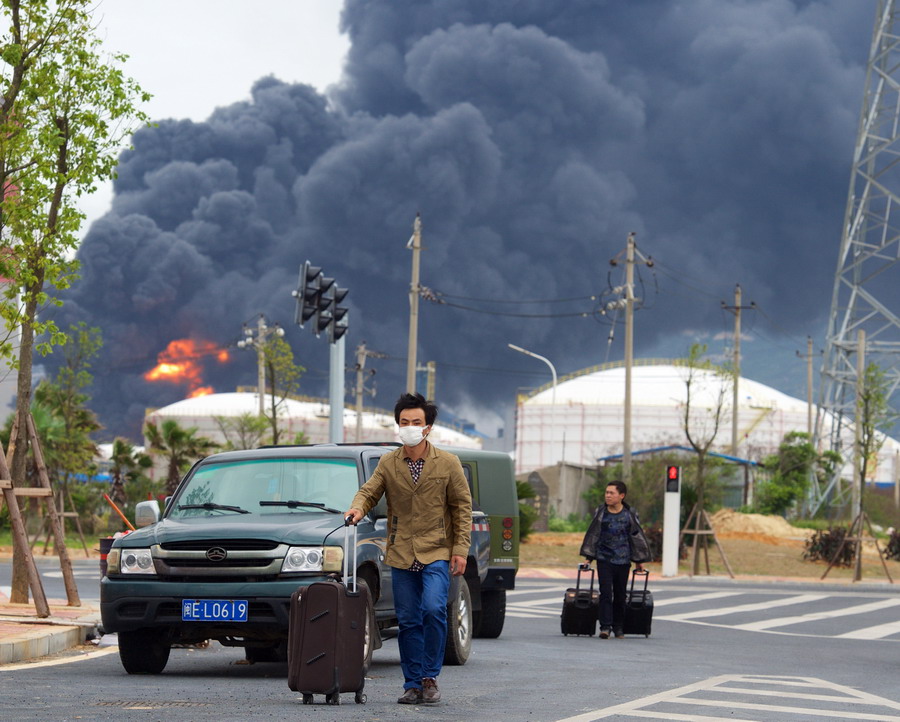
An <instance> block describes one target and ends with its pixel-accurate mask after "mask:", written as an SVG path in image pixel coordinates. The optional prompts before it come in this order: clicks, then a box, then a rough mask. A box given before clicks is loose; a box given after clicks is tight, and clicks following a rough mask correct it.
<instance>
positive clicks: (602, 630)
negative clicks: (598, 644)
mask: <svg viewBox="0 0 900 722" xmlns="http://www.w3.org/2000/svg"><path fill="white" fill-rule="evenodd" d="M600 639H609V630H608V629H607V628H606V627H601V628H600Z"/></svg>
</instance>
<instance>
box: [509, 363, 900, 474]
mask: <svg viewBox="0 0 900 722" xmlns="http://www.w3.org/2000/svg"><path fill="white" fill-rule="evenodd" d="M688 373H689V368H688V367H687V366H685V365H683V364H679V363H677V362H674V361H671V360H657V359H643V360H639V361H635V364H634V367H633V369H632V392H631V398H632V410H631V448H632V451H638V450H641V449H647V448H652V447H662V446H668V445H685V444H686V443H687V440H686V438H685V433H684V407H685V402H686V399H687V386H686V380H687V378H688ZM725 384H727V387H728V388H727V391H726V393H725V394H724V406H725V407H726V411H725V413H723V415H722V419H721V423H720V426H719V430H718V433H717V435H716V438H715V442H714V443H713V446H712V449H711V450H713V451H718V452H725V453H731V427H732V413H731V409H732V391H731V382H730V379H727V378H723V377H722V376H720V375H717V374H716V373H715V372H713V371H707V370H702V369H694V378H693V383H692V387H691V389H692V390H691V407H692V423H691V428H692V429H693V430H694V433H695V434H696V435H697V436H700V437H705V436H706V435H707V434H709V433H711V428H712V421H711V412H712V410H713V409H715V408H716V406H717V405H718V399H719V393H720V390H721V389H723V385H725ZM738 399H739V401H738V414H737V423H738V448H737V453H736V454H735V456H738V457H741V458H743V459H751V460H756V461H759V460H762V459H763V458H765V457H766V456H768V455H770V454H774V453H776V452H777V451H778V447H779V445H780V444H781V442H782V441H783V439H784V436H785V434H787V433H788V432H791V431H803V432H805V431H807V428H808V427H807V423H808V422H807V419H808V412H809V406H808V404H807V402H806V401H802V400H800V399H796V398H793V397H791V396H788V395H787V394H783V393H781V392H780V391H776V390H775V389H773V388H771V387H769V386H766V385H764V384H761V383H758V382H756V381H752V380H750V379H747V378H743V377H741V378H740V379H739V380H738ZM624 401H625V368H624V365H623V364H622V363H613V364H605V365H603V366H594V367H591V368H587V369H584V370H582V371H578V372H575V373H572V374H569V375H568V376H565V377H563V378H561V379H560V380H559V382H558V384H556V386H555V388H554V386H553V385H552V384H548V385H546V386H543V387H541V388H539V389H537V390H535V391H534V392H532V393H530V394H527V395H523V396H521V397H520V398H519V399H518V402H517V408H516V442H515V458H516V473H517V474H526V473H528V472H531V471H534V470H536V469H545V468H547V467H551V466H554V465H557V464H568V465H574V466H576V467H591V466H596V465H597V462H598V459H601V458H603V457H609V456H614V455H617V454H621V453H622V442H623V431H622V429H623V424H624ZM813 413H815V410H814V412H813ZM852 447H853V439H852V438H847V439H846V440H845V444H844V448H845V449H846V450H847V452H846V453H845V456H848V457H849V455H850V454H849V450H850V449H852ZM847 461H848V462H849V461H850V460H849V458H848V459H847ZM898 467H900V444H898V442H897V441H896V440H894V439H892V438H887V439H886V441H885V443H884V445H883V446H882V448H881V451H880V452H879V454H878V460H877V463H876V464H873V465H872V466H871V474H870V479H871V480H872V481H878V482H891V483H893V482H894V480H895V479H897V476H898V473H900V468H898ZM845 476H847V477H848V478H849V476H850V469H849V468H847V469H846V470H845Z"/></svg>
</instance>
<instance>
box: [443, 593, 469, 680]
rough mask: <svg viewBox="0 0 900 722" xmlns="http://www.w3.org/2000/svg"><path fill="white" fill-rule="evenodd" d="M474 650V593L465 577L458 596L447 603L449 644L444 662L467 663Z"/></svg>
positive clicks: (453, 663) (445, 651)
mask: <svg viewBox="0 0 900 722" xmlns="http://www.w3.org/2000/svg"><path fill="white" fill-rule="evenodd" d="M471 651H472V595H471V592H470V591H469V585H468V584H466V581H465V580H464V579H460V580H459V590H458V591H457V593H456V597H455V598H454V599H451V600H450V603H449V604H448V605H447V646H446V647H445V648H444V664H447V665H459V664H465V663H466V660H467V659H469V653H470V652H471Z"/></svg>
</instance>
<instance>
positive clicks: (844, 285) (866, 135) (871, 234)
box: [810, 0, 900, 511]
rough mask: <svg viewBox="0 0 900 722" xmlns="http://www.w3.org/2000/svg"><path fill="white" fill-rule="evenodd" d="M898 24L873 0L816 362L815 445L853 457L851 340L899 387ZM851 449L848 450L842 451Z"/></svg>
mask: <svg viewBox="0 0 900 722" xmlns="http://www.w3.org/2000/svg"><path fill="white" fill-rule="evenodd" d="M898 32H900V22H898V11H897V10H896V9H895V5H894V0H879V1H878V8H877V11H876V16H875V30H874V32H873V34H872V45H871V48H870V51H869V60H868V66H867V68H866V84H865V93H864V95H863V103H862V111H861V113H860V118H859V129H858V131H857V136H856V144H855V146H854V149H853V167H852V169H851V175H850V190H849V193H848V196H847V207H846V211H845V214H844V226H843V229H842V233H841V248H840V256H839V258H838V265H837V273H836V274H835V280H834V292H833V295H832V299H831V315H830V318H829V322H828V332H827V336H826V339H825V356H824V360H823V365H822V383H821V385H820V391H819V397H820V403H819V413H818V419H817V424H816V437H817V442H820V443H821V445H822V446H829V447H830V448H831V449H833V450H835V451H839V452H841V454H842V456H843V457H844V458H845V459H848V458H850V457H851V456H852V444H853V441H852V440H853V430H852V427H853V425H854V422H855V416H856V410H855V404H856V383H857V375H858V373H857V363H856V355H857V337H858V333H859V331H864V332H865V338H866V345H865V349H864V352H865V358H866V360H867V361H868V362H872V363H875V364H878V366H879V367H880V368H881V370H882V371H883V372H884V373H885V377H886V378H887V379H888V382H889V385H888V398H889V399H890V398H891V396H892V395H893V393H894V391H895V390H896V388H897V386H898V384H900V316H898V315H897V313H896V310H897V309H898V308H900V273H898V272H900V267H898V266H897V263H898V260H900V37H898V35H897V33H898ZM848 447H849V448H848ZM839 477H840V474H839V473H838V474H836V475H835V478H833V479H832V480H830V482H829V483H827V484H822V485H816V488H815V489H814V490H813V498H812V499H811V500H810V501H811V502H812V504H811V505H812V511H815V510H816V509H818V508H819V507H820V506H821V505H822V504H823V503H834V504H843V503H844V502H845V501H846V499H845V498H844V497H845V495H846V493H847V491H848V489H847V488H841V485H840V481H839Z"/></svg>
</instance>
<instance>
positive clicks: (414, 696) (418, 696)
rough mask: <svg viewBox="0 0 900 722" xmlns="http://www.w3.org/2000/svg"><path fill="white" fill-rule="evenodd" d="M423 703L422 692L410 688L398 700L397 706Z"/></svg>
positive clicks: (415, 688)
mask: <svg viewBox="0 0 900 722" xmlns="http://www.w3.org/2000/svg"><path fill="white" fill-rule="evenodd" d="M421 702H422V690H421V689H418V688H417V687H410V688H409V689H408V690H406V691H405V692H404V693H403V694H402V695H401V696H400V699H398V700H397V704H420V703H421Z"/></svg>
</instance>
